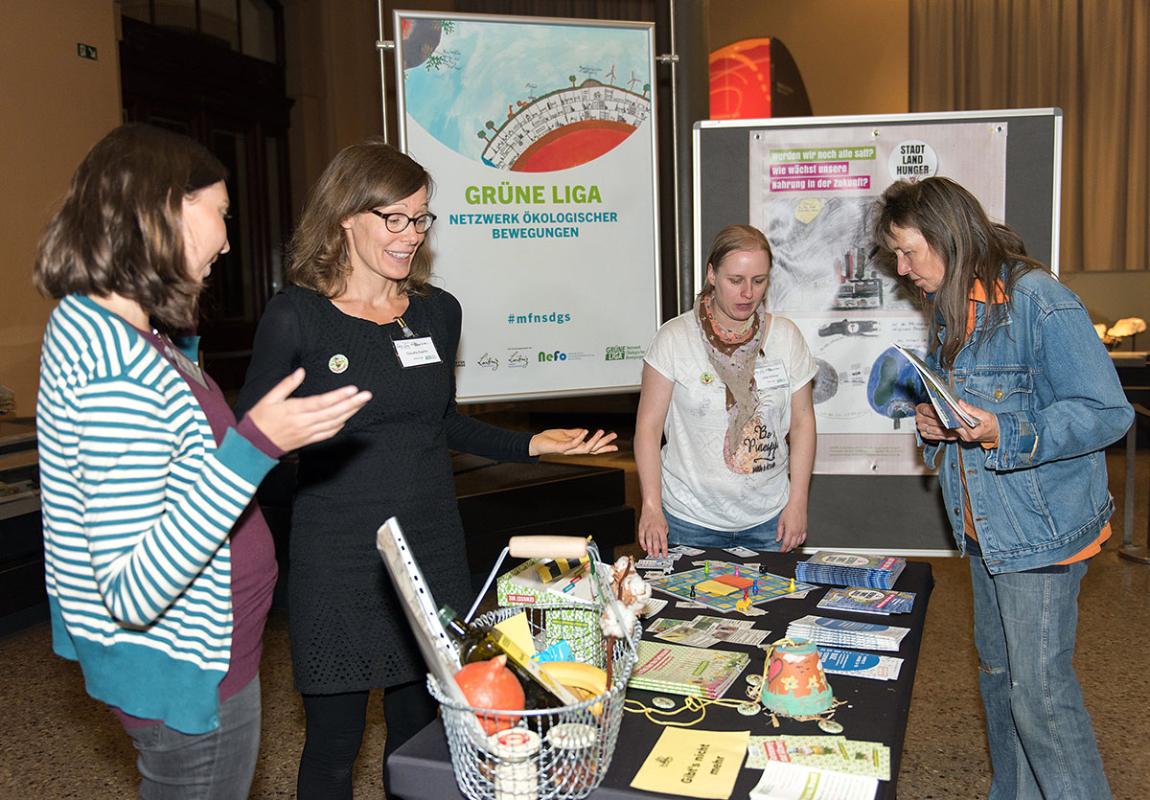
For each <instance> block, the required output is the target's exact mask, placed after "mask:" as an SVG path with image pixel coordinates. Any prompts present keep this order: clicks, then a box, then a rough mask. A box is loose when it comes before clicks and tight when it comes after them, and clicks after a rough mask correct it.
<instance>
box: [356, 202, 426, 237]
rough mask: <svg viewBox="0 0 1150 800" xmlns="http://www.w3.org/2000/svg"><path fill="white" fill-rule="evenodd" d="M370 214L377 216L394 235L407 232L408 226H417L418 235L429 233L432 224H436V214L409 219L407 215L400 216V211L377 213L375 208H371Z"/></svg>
mask: <svg viewBox="0 0 1150 800" xmlns="http://www.w3.org/2000/svg"><path fill="white" fill-rule="evenodd" d="M368 213H370V214H375V215H376V216H377V217H379V218H380V219H381V220H383V224H384V225H386V226H387V229H388V230H389V231H391V232H392V233H403V232H404V231H405V230H407V226H408V225H412V224H414V225H415V232H416V233H427V232H428V231H429V230H431V223H433V222H435V215H434V214H420V215H419V216H418V217H409V216H407V214H400V213H399V212H398V211H376V210H375V209H374V208H369V209H368Z"/></svg>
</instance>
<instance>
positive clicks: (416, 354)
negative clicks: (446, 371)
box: [392, 336, 442, 369]
mask: <svg viewBox="0 0 1150 800" xmlns="http://www.w3.org/2000/svg"><path fill="white" fill-rule="evenodd" d="M392 344H393V345H395V354H396V355H397V356H399V363H400V364H402V365H403V368H404V369H409V368H410V367H422V366H423V365H424V364H438V363H440V361H442V359H441V358H440V357H439V352H438V351H437V350H436V349H435V342H433V341H431V337H430V336H419V337H416V338H413V339H397V340H395V341H392Z"/></svg>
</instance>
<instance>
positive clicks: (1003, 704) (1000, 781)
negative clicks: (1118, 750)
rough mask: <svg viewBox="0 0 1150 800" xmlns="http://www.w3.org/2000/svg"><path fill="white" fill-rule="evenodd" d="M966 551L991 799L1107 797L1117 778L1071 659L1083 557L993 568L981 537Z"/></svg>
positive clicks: (1082, 799) (1092, 799) (1089, 799)
mask: <svg viewBox="0 0 1150 800" xmlns="http://www.w3.org/2000/svg"><path fill="white" fill-rule="evenodd" d="M967 544H968V546H969V545H971V544H972V542H971V540H970V539H968V540H967ZM969 549H970V550H971V558H970V574H971V580H972V583H973V587H974V643H975V646H976V647H977V648H978V658H979V662H980V664H979V687H980V689H981V690H982V703H983V707H984V708H985V709H986V733H987V739H988V740H989V744H990V761H991V766H992V767H993V768H994V779H993V781H992V783H991V786H990V795H989V797H988V800H1016V799H1017V800H1039V799H1040V798H1041V799H1042V800H1056V798H1057V799H1058V800H1106V798H1109V797H1110V785H1109V784H1108V783H1107V781H1106V773H1105V772H1103V770H1102V757H1101V756H1099V754H1098V745H1097V743H1096V742H1095V740H1094V729H1093V727H1092V726H1091V723H1090V715H1089V714H1088V713H1087V711H1086V707H1085V706H1084V705H1083V702H1082V691H1081V689H1080V688H1079V685H1078V679H1077V677H1075V674H1074V665H1073V664H1072V663H1071V660H1072V658H1073V657H1074V640H1075V635H1076V633H1077V627H1078V585H1079V583H1080V582H1081V580H1082V576H1083V575H1085V574H1086V562H1085V561H1080V562H1078V563H1075V564H1067V565H1061V566H1057V565H1056V566H1052V567H1046V568H1044V569H1040V570H1034V571H1029V572H1006V573H1000V574H998V575H991V574H990V572H989V571H988V570H987V569H986V566H985V565H984V564H983V561H982V556H981V553H980V551H979V550H978V547H977V545H974V546H973V547H970V548H969Z"/></svg>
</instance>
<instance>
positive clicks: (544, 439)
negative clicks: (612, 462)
mask: <svg viewBox="0 0 1150 800" xmlns="http://www.w3.org/2000/svg"><path fill="white" fill-rule="evenodd" d="M587 433H588V431H587V429H586V428H550V429H548V430H545V431H542V432H540V433H537V434H535V435H534V436H532V437H531V447H530V448H529V449H528V453H529V454H530V455H533V456H545V455H561V456H581V455H592V456H596V455H599V454H600V453H614V452H615V451H616V450H618V449H619V448H618V447H616V446H615V445H613V444H611V442H613V441H615V434H614V433H604V432H603V431H601V430H600V431H595V435H594V436H592V437H591V438H587Z"/></svg>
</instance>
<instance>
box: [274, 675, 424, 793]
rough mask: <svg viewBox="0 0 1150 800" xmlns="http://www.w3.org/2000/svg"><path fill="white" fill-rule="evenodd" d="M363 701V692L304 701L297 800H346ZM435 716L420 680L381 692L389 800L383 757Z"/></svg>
mask: <svg viewBox="0 0 1150 800" xmlns="http://www.w3.org/2000/svg"><path fill="white" fill-rule="evenodd" d="M367 698H368V693H367V692H348V693H345V694H305V695H304V696H303V707H304V713H305V714H306V717H307V726H306V739H305V741H304V748H303V756H302V757H301V758H300V763H299V777H298V779H297V782H296V793H297V797H298V800H351V796H352V773H353V770H354V769H355V759H356V757H357V756H358V755H359V747H360V744H361V743H362V742H363V731H364V727H365V725H366V721H367ZM437 710H438V707H437V705H436V702H435V700H434V699H433V698H432V697H431V695H430V694H428V692H427V682H426V681H425V680H418V681H412V682H411V683H403V684H400V685H398V686H392V687H389V688H388V689H386V690H384V693H383V717H384V721H385V722H386V723H387V742H386V744H385V745H384V748H383V760H384V772H383V786H384V791H385V792H387V796H388V797H389V798H390V797H391V796H392V794H391V791H390V787H389V786H388V780H387V768H386V764H387V757H388V756H390V755H391V754H392V753H393V752H394V751H395V750H396V748H398V747H399V746H400V745H401V744H403V743H404V742H406V741H407V740H408V739H410V738H411V737H412V736H414V735H415V734H417V733H418V732H419V731H421V730H422V729H423V728H424V727H426V726H427V725H428V723H430V722H431V721H432V720H434V719H435V714H436V712H437Z"/></svg>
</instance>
